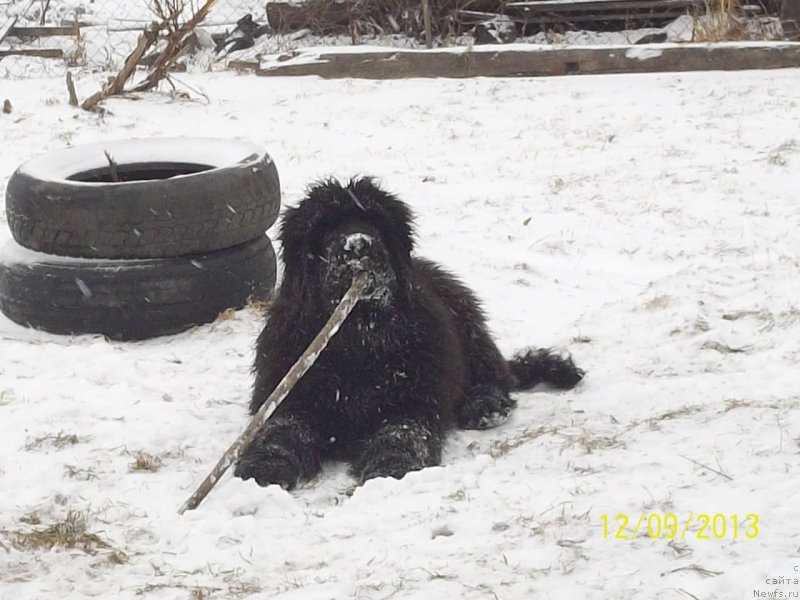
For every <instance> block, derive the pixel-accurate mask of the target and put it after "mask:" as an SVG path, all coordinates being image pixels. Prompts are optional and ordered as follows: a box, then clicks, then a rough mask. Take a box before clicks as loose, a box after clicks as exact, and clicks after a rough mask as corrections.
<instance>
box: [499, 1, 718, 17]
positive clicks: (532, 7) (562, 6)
mask: <svg viewBox="0 0 800 600" xmlns="http://www.w3.org/2000/svg"><path fill="white" fill-rule="evenodd" d="M703 6H705V2H704V0H580V1H579V2H575V1H573V0H542V2H509V3H508V4H507V5H506V10H507V11H509V10H511V11H512V12H516V11H521V12H524V13H525V14H531V13H535V12H547V11H556V10H557V11H559V12H584V11H594V10H617V11H634V10H641V9H646V8H656V9H661V8H663V9H666V8H679V9H686V8H695V7H698V8H699V7H703ZM515 9H516V10H515Z"/></svg>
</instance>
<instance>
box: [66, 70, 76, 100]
mask: <svg viewBox="0 0 800 600" xmlns="http://www.w3.org/2000/svg"><path fill="white" fill-rule="evenodd" d="M67 92H68V93H69V105H70V106H78V94H77V93H75V82H74V81H73V80H72V71H67Z"/></svg>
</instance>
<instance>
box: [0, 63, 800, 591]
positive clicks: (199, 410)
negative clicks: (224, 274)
mask: <svg viewBox="0 0 800 600" xmlns="http://www.w3.org/2000/svg"><path fill="white" fill-rule="evenodd" d="M180 79H181V80H182V81H185V82H186V83H187V84H189V85H190V86H191V87H192V88H194V89H201V90H203V91H204V92H205V93H206V94H207V96H208V102H205V101H186V100H179V99H172V98H170V97H169V96H167V95H149V96H143V97H141V98H140V99H139V100H138V101H131V100H113V101H111V102H109V103H108V105H107V106H108V109H109V110H110V114H107V115H105V116H104V117H98V116H95V115H93V114H88V113H83V112H80V111H77V110H73V109H71V108H70V107H68V106H67V104H66V93H65V91H64V89H63V81H62V79H61V78H60V77H59V78H52V79H44V80H27V81H12V80H0V98H5V97H8V98H10V99H11V101H12V103H13V105H14V107H15V109H14V112H13V113H12V114H11V115H0V190H2V189H3V188H4V187H5V183H6V182H7V179H8V177H9V176H10V175H11V173H12V172H13V170H14V168H16V166H17V165H18V164H19V163H21V162H22V161H23V160H25V159H27V158H29V157H30V156H32V155H34V154H36V153H39V152H41V151H44V150H47V149H50V148H57V147H62V146H64V145H66V144H79V143H87V142H95V141H99V140H104V139H113V138H127V137H148V136H181V135H198V134H203V135H211V136H220V137H231V138H237V139H242V140H247V141H250V142H254V143H257V144H260V145H263V146H264V147H266V148H267V149H268V150H269V151H270V153H271V154H272V156H273V158H274V159H275V161H276V163H277V165H278V168H279V171H280V173H281V177H282V184H283V190H284V198H285V202H286V203H287V204H293V203H295V202H296V201H297V200H298V199H299V198H300V197H301V196H302V192H303V188H304V186H305V185H306V184H307V183H308V182H309V181H311V180H312V179H314V178H318V177H322V176H327V175H330V174H335V175H338V176H341V177H348V176H349V175H351V174H356V173H363V174H372V175H376V176H379V177H380V178H381V179H382V181H383V183H384V185H385V186H386V187H388V188H389V189H391V190H393V191H395V192H397V193H398V194H399V195H400V196H401V197H403V198H404V199H406V200H407V201H408V202H409V203H410V204H411V205H412V206H413V208H414V210H415V211H416V213H417V215H418V230H419V236H418V238H419V252H420V253H421V254H424V255H426V256H428V257H431V258H434V259H436V260H439V261H441V262H443V263H444V264H445V265H447V266H448V267H449V268H451V269H452V270H453V271H455V272H456V273H458V274H459V275H461V276H462V277H463V278H464V279H465V280H467V281H468V282H469V283H470V285H472V287H473V288H474V289H475V290H476V291H477V292H478V294H479V295H480V296H481V297H482V298H483V299H484V301H485V308H486V310H487V313H488V315H489V316H490V322H491V326H492V328H493V330H494V332H495V333H496V335H497V337H498V340H499V344H500V346H501V348H502V349H503V350H504V352H507V353H511V352H513V351H514V350H515V349H518V348H520V347H522V346H525V345H528V344H535V345H543V346H550V345H553V346H560V347H564V348H567V349H569V350H570V351H571V352H572V353H573V354H574V355H575V357H576V361H577V362H578V364H579V365H581V366H582V367H584V368H585V369H587V371H588V376H587V379H586V380H585V382H584V383H583V384H582V385H581V386H580V387H579V388H578V389H576V390H575V391H572V392H569V393H550V392H547V391H546V390H535V391H534V392H531V393H525V394H520V395H519V409H518V410H517V411H516V413H515V414H514V416H513V418H512V420H511V421H510V422H508V423H507V424H505V425H503V426H502V427H500V428H498V429H495V430H490V431H486V432H458V433H455V434H454V435H452V437H451V438H450V441H449V443H448V446H447V451H446V453H445V457H444V464H443V466H441V467H437V468H432V469H427V470H425V471H422V472H419V473H413V474H410V475H408V476H407V477H405V478H404V479H403V480H401V481H396V480H374V481H371V482H368V483H367V484H366V485H365V486H363V487H361V488H355V489H354V487H353V482H352V481H351V480H350V478H349V477H348V476H347V475H346V474H345V472H344V469H343V468H342V467H341V466H340V465H332V466H330V467H329V468H328V469H327V470H326V471H325V473H324V475H323V476H322V477H321V478H320V479H319V480H317V481H315V482H314V483H313V484H311V485H308V486H306V487H303V488H301V489H299V490H297V491H295V492H292V493H287V492H285V491H283V490H281V489H273V488H267V489H261V488H259V487H257V486H256V485H255V484H254V483H251V482H248V483H243V482H241V481H239V480H235V479H232V478H230V475H228V476H226V478H225V479H224V480H223V481H222V482H221V484H220V485H219V486H218V487H217V488H216V489H215V490H214V491H213V492H212V493H211V495H210V496H209V498H208V499H207V500H206V502H205V503H204V504H203V505H202V506H201V507H200V508H199V509H198V510H197V511H195V512H193V513H187V514H186V515H184V516H183V517H179V516H178V515H177V514H176V509H177V507H178V506H179V505H180V504H181V502H183V500H185V498H186V497H187V495H188V494H189V493H190V492H191V490H192V489H193V486H195V485H196V484H197V483H199V481H200V480H201V478H202V477H203V476H204V475H205V474H206V472H207V470H208V469H209V468H210V466H211V465H212V463H213V462H214V461H215V460H216V459H217V458H218V456H219V455H220V453H221V452H222V451H223V450H224V449H225V448H226V447H227V445H228V444H229V443H230V442H231V441H232V440H233V439H234V438H235V437H236V435H237V434H238V433H239V431H240V430H241V429H242V428H243V426H244V423H245V421H246V404H247V401H248V394H249V386H250V373H249V369H250V364H251V361H252V345H253V343H254V340H255V337H256V335H257V333H258V331H259V327H260V321H259V318H258V316H257V315H256V314H255V313H253V312H251V311H249V310H244V311H240V312H238V313H237V314H236V318H235V319H233V320H225V321H218V322H217V323H214V324H211V325H208V326H205V327H200V328H197V329H195V330H192V331H190V332H187V333H185V334H181V335H177V336H173V337H169V338H162V339H158V340H152V341H148V342H141V343H128V344H124V343H115V342H108V341H105V340H103V339H101V338H97V337H88V336H87V337H76V338H74V339H70V338H68V337H58V336H53V335H48V334H45V333H40V332H36V331H29V330H26V329H24V328H21V327H18V326H16V325H14V324H12V323H11V322H9V321H8V320H6V319H5V318H0V598H2V599H3V600H16V599H25V600H28V599H40V598H46V599H50V598H59V599H77V598H89V597H99V598H123V599H128V598H142V597H144V598H148V599H150V598H152V599H161V598H163V599H173V598H175V599H184V598H193V599H195V600H197V599H199V598H243V597H250V598H275V597H280V598H287V599H303V600H305V599H317V598H319V599H328V598H330V599H340V598H359V599H384V598H423V597H431V598H464V599H483V598H500V599H527V598H542V599H559V600H560V599H566V598H586V599H595V598H597V599H601V598H635V599H642V600H644V599H648V600H649V599H671V598H700V599H702V600H710V599H719V600H722V599H729V598H737V599H738V598H753V597H754V595H753V594H754V590H756V591H758V590H762V591H766V590H768V589H769V590H771V591H774V589H775V587H776V586H775V585H768V581H767V578H768V577H774V578H777V577H784V578H785V577H788V576H789V575H790V574H792V573H793V572H796V570H797V569H798V566H797V565H799V564H800V527H798V525H800V485H798V477H800V411H799V410H798V408H800V395H798V391H797V389H798V380H799V379H800V377H798V367H797V365H798V361H800V306H798V303H800V300H799V298H800V255H798V248H800V233H799V232H798V222H799V221H800V202H798V191H797V190H798V175H797V174H798V171H799V170H800V107H798V102H799V101H798V100H797V99H798V98H800V71H797V70H786V71H775V72H744V73H724V74H723V73H697V74H679V75H678V74H670V75H649V76H613V77H610V76H607V77H576V78H552V79H518V80H502V79H495V80H488V79H487V80H484V79H476V80H467V81H444V80H436V81H433V80H432V81H417V80H409V81H392V82H376V81H344V80H343V81H322V80H318V79H315V78H304V79H258V78H255V77H252V76H247V77H242V76H236V75H233V74H226V73H218V74H195V75H186V76H182V77H180ZM99 80H100V78H99V76H98V77H97V78H92V77H88V76H87V77H84V78H81V79H80V80H79V81H78V82H77V83H78V91H79V94H80V95H81V96H82V97H83V96H86V95H88V94H89V93H91V92H94V91H95V90H96V89H97V88H98V86H99ZM194 98H198V96H197V95H196V94H195V95H194ZM0 221H2V223H0V243H2V242H5V241H6V240H7V239H8V238H9V235H10V234H9V233H8V231H7V227H6V226H5V218H4V216H2V217H0ZM141 452H145V453H148V454H150V455H153V456H155V457H158V459H160V460H159V461H156V465H155V466H154V468H155V469H156V470H154V471H148V470H142V469H138V470H137V469H135V468H132V466H131V465H132V464H133V463H134V462H135V460H136V455H137V453H141ZM139 458H140V459H142V460H144V462H146V460H145V459H146V458H147V457H143V456H142V455H141V454H140V455H139ZM159 463H160V464H159ZM701 465H704V466H701ZM145 466H146V465H145ZM617 513H627V514H628V515H630V517H631V519H632V520H633V521H636V520H637V519H638V516H639V514H641V513H645V514H647V515H649V514H651V513H655V514H657V515H661V516H663V515H666V514H667V513H674V514H675V515H677V517H678V518H679V519H680V523H681V526H682V525H683V524H684V523H685V522H686V521H687V519H688V518H689V515H690V513H691V514H692V515H693V518H696V516H697V515H699V514H700V513H709V514H711V515H714V514H716V513H722V514H725V515H728V516H730V515H732V514H736V515H739V519H740V521H743V520H744V519H745V516H746V515H747V514H749V513H754V514H757V515H758V517H759V532H758V536H757V537H756V538H755V539H746V538H745V537H744V535H743V533H744V527H741V528H740V531H739V532H738V533H739V535H738V539H736V540H734V539H732V534H731V532H730V531H728V532H727V534H726V535H725V536H723V539H713V535H712V536H711V537H712V539H706V540H704V539H697V534H698V533H700V527H699V524H698V522H697V521H693V522H692V524H691V525H690V526H689V528H688V529H687V531H686V532H685V536H684V539H683V540H677V541H673V542H670V541H669V540H666V539H663V538H661V539H656V538H652V539H651V538H648V537H646V536H644V535H639V537H638V538H637V539H636V540H614V539H604V536H603V523H602V515H603V514H609V515H611V519H612V523H611V525H612V532H611V533H612V535H613V533H614V531H613V525H614V523H613V517H614V516H615V515H616V514H617ZM65 523H66V524H67V525H69V526H70V527H71V532H72V536H71V537H72V541H73V542H76V547H72V548H62V547H56V548H54V549H52V550H49V549H48V548H47V547H46V541H42V540H43V539H44V540H47V539H50V538H48V537H47V536H43V535H41V534H40V535H38V536H37V535H36V532H42V531H46V530H47V529H48V528H50V531H51V532H52V531H54V529H53V528H54V526H56V525H58V524H61V528H60V529H58V530H57V531H60V532H61V533H62V534H63V535H61V538H66V539H69V538H70V536H69V535H67V534H69V533H70V532H69V531H67V532H66V533H65V532H64V529H65V527H66V526H65V525H64V524H65ZM730 527H731V523H730V521H729V522H728V529H730ZM632 528H633V524H631V525H630V528H629V531H628V533H630V529H632ZM705 533H709V531H706V532H705ZM95 536H96V537H95ZM37 540H38V541H39V543H38V547H37ZM43 545H44V547H43ZM793 569H795V571H793ZM759 586H760V587H759ZM777 587H778V588H779V589H781V590H783V591H784V592H785V593H787V594H788V593H789V592H793V593H797V591H800V586H793V585H783V586H777ZM785 597H797V596H788V595H787V596H785Z"/></svg>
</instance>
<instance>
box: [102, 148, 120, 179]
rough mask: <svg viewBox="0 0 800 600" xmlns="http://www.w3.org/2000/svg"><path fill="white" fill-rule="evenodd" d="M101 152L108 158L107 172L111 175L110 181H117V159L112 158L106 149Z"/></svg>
mask: <svg viewBox="0 0 800 600" xmlns="http://www.w3.org/2000/svg"><path fill="white" fill-rule="evenodd" d="M103 153H104V154H105V155H106V160H108V172H109V174H110V175H111V181H113V182H114V183H119V173H118V172H117V161H115V160H114V157H113V156H111V154H110V153H109V151H108V150H103Z"/></svg>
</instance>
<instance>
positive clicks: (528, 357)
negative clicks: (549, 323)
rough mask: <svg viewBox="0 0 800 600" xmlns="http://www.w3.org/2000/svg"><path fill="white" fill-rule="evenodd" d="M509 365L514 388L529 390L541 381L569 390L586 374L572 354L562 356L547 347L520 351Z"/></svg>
mask: <svg viewBox="0 0 800 600" xmlns="http://www.w3.org/2000/svg"><path fill="white" fill-rule="evenodd" d="M508 366H509V367H510V368H511V373H512V375H514V379H515V382H514V390H528V389H530V388H532V387H534V386H535V385H537V384H539V383H546V384H548V385H551V386H553V387H554V388H558V389H562V390H569V389H572V388H574V387H575V386H576V385H578V382H579V381H580V380H581V379H583V376H584V371H583V369H579V368H578V367H577V366H576V365H575V363H574V362H573V361H572V357H571V356H569V355H566V356H562V355H560V354H556V353H555V352H553V351H552V350H548V349H546V348H539V349H538V350H534V349H532V348H529V349H527V350H523V351H522V352H518V353H517V354H516V355H514V358H512V359H511V360H510V361H508Z"/></svg>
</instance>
